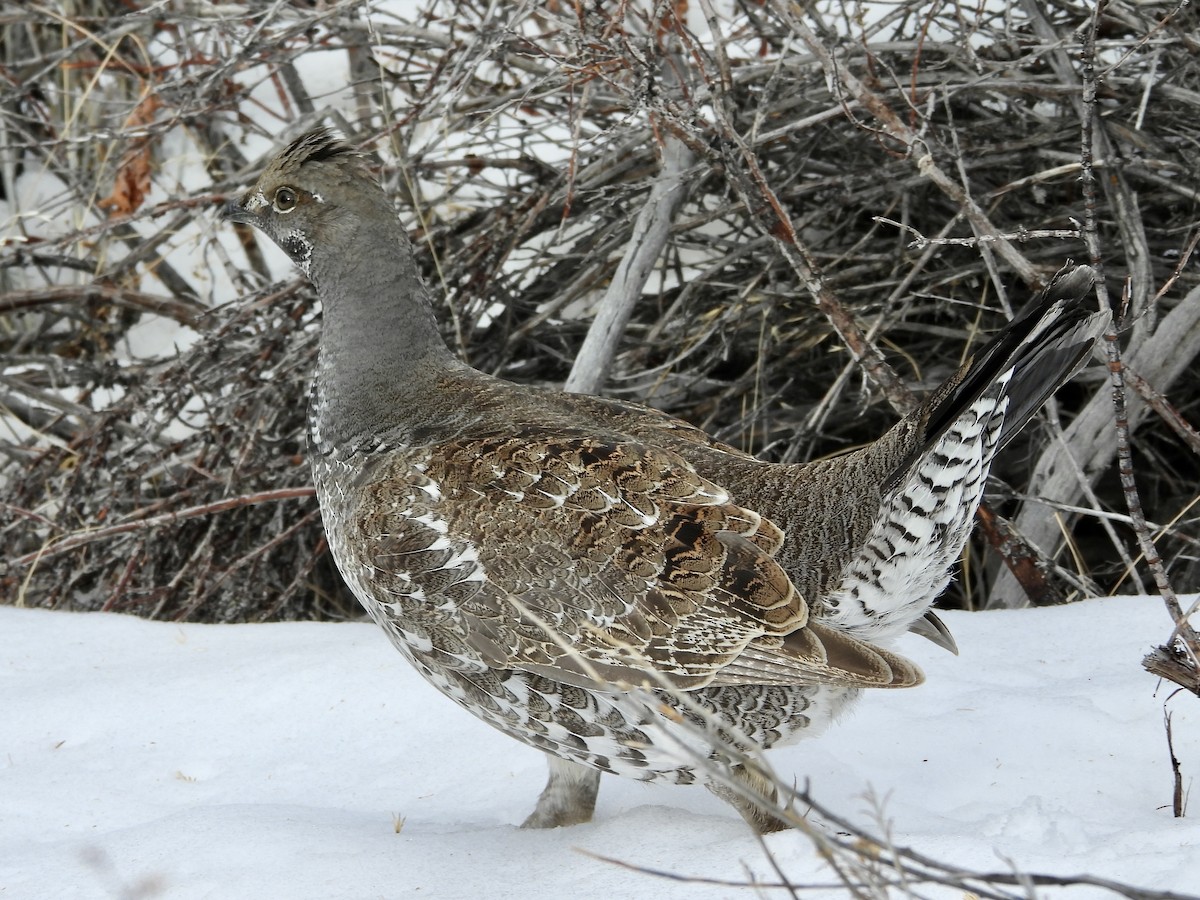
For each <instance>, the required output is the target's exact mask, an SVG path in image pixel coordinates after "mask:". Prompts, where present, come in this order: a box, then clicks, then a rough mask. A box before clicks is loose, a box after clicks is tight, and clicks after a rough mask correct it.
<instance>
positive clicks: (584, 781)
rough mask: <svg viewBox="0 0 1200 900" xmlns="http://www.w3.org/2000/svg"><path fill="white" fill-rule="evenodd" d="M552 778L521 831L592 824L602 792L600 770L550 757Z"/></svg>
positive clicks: (548, 758) (547, 782) (548, 759)
mask: <svg viewBox="0 0 1200 900" xmlns="http://www.w3.org/2000/svg"><path fill="white" fill-rule="evenodd" d="M546 759H547V761H548V762H549V764H550V778H549V779H548V780H547V781H546V787H545V788H544V789H543V790H542V795H541V796H540V797H538V802H537V806H536V807H535V808H534V810H533V812H532V813H530V814H529V818H527V819H526V820H525V821H524V822H522V823H521V827H522V828H561V827H564V826H566V825H581V824H582V823H584V822H590V821H591V820H592V813H593V811H594V810H595V809H596V794H597V793H598V792H599V790H600V770H599V769H593V768H591V767H590V766H585V765H581V764H580V763H577V762H571V761H570V760H566V759H559V758H558V757H557V756H547V757H546Z"/></svg>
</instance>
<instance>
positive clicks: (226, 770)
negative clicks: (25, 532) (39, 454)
mask: <svg viewBox="0 0 1200 900" xmlns="http://www.w3.org/2000/svg"><path fill="white" fill-rule="evenodd" d="M945 618H946V620H947V622H948V623H949V625H950V627H951V629H952V630H953V631H954V633H955V634H956V636H957V638H958V642H959V645H960V647H961V649H962V655H961V656H959V657H957V658H954V657H951V656H950V655H949V654H945V653H943V652H941V651H938V650H937V649H936V648H935V647H933V645H931V644H927V643H925V642H922V641H919V640H916V639H912V640H911V641H910V640H906V642H905V644H904V647H903V648H902V649H904V650H905V651H906V652H908V653H909V654H910V655H913V656H915V657H916V658H918V659H920V660H921V661H922V664H923V665H924V667H925V669H926V673H927V675H928V677H929V680H928V683H927V684H926V685H925V686H923V687H921V688H917V689H914V690H910V691H898V692H875V693H871V694H869V695H868V696H867V697H866V698H865V700H864V701H863V702H862V703H860V704H859V705H858V707H857V708H856V710H855V712H854V713H852V714H851V715H849V716H848V717H846V719H845V720H843V721H842V722H841V723H840V724H838V725H837V726H835V727H834V728H833V729H832V730H831V731H829V732H828V733H827V734H826V735H825V736H824V737H822V738H820V739H818V740H814V741H810V742H808V743H802V744H799V745H796V746H794V747H790V748H786V749H783V750H779V751H775V752H773V753H772V754H771V761H772V763H773V764H774V765H775V767H776V768H777V770H779V771H780V772H781V773H784V774H785V775H790V774H794V775H795V776H796V777H797V778H798V779H804V778H809V779H811V786H812V789H813V793H814V796H816V797H817V798H818V799H820V800H821V801H822V802H824V803H825V804H827V805H828V806H830V807H831V808H832V809H833V810H835V811H836V812H838V813H840V814H842V815H847V816H850V817H854V818H857V819H858V820H860V821H862V822H864V823H867V822H869V821H870V820H871V813H870V803H869V802H868V800H867V799H866V797H867V795H868V792H874V794H875V795H877V796H879V797H882V798H884V799H885V815H886V816H887V818H888V819H890V821H891V825H892V829H893V837H894V840H895V841H896V842H897V843H898V844H900V845H902V846H910V847H915V848H917V849H919V850H921V851H922V852H924V853H926V854H928V855H931V856H934V857H936V858H939V859H942V860H944V861H953V862H956V863H958V864H961V865H964V866H971V867H974V868H977V869H988V870H999V871H1004V870H1006V869H1008V868H1009V862H1008V861H1011V864H1012V865H1015V866H1017V867H1018V868H1020V869H1021V870H1024V871H1037V872H1049V873H1056V874H1062V875H1071V874H1078V873H1081V872H1087V873H1090V874H1093V875H1098V876H1106V877H1110V878H1115V879H1120V880H1123V881H1126V882H1131V883H1134V884H1136V885H1138V886H1141V887H1148V888H1158V889H1173V890H1176V891H1187V892H1200V808H1193V810H1192V815H1191V817H1188V818H1183V819H1175V818H1173V817H1172V815H1171V809H1170V803H1171V788H1172V778H1171V770H1170V767H1169V762H1168V754H1167V746H1166V740H1165V735H1164V729H1163V704H1164V700H1165V698H1166V697H1167V696H1168V694H1169V693H1170V691H1169V690H1168V689H1167V687H1165V686H1163V685H1160V684H1159V683H1158V682H1157V681H1156V680H1155V679H1154V678H1152V677H1150V676H1148V675H1146V674H1145V673H1144V672H1142V670H1141V668H1140V666H1139V660H1140V659H1141V657H1142V655H1143V653H1144V652H1146V651H1147V650H1149V649H1150V647H1151V646H1152V645H1153V644H1155V643H1157V642H1161V641H1162V640H1163V639H1164V638H1165V637H1166V634H1167V632H1168V631H1169V625H1168V623H1167V619H1166V615H1165V613H1164V612H1163V609H1162V605H1161V603H1160V602H1159V601H1157V600H1154V599H1145V598H1142V599H1139V598H1114V599H1108V600H1099V601H1087V602H1085V603H1081V604H1078V605H1075V606H1069V607H1061V608H1054V609H1040V610H1022V611H1010V612H988V613H949V614H947V615H946V616H945ZM1169 708H1170V709H1171V710H1172V711H1173V713H1174V720H1173V721H1174V729H1175V749H1176V754H1177V756H1178V757H1179V758H1180V759H1181V761H1182V763H1183V766H1184V772H1185V777H1186V778H1187V779H1188V784H1189V785H1190V784H1191V783H1192V781H1193V779H1194V776H1195V773H1196V772H1197V771H1198V770H1200V706H1198V705H1197V700H1196V698H1194V697H1191V696H1190V695H1182V694H1180V695H1177V696H1176V697H1175V699H1173V700H1172V701H1171V702H1170V704H1169ZM0 754H2V755H0V898H3V900H13V898H74V897H86V898H92V897H96V898H112V897H149V896H163V897H170V898H199V897H214V898H215V897H220V898H242V897H244V898H306V897H314V898H316V897H322V898H343V897H344V898H360V897H361V898H370V897H389V898H390V897H429V898H471V900H485V898H509V897H511V898H521V900H543V898H544V900H550V898H564V897H570V898H581V900H586V898H614V897H621V898H629V897H634V898H637V897H655V898H664V900H667V898H689V900H691V898H699V900H709V898H717V897H756V896H763V895H768V896H770V895H772V894H770V893H769V892H765V893H764V894H763V895H760V894H756V893H755V892H754V891H752V890H746V889H737V888H731V887H716V886H704V885H697V884H694V883H691V884H689V883H684V882H675V881H669V880H664V879H659V878H654V877H652V876H649V875H646V874H644V873H639V872H635V871H631V870H628V869H625V868H622V867H619V866H616V865H614V864H612V863H610V862H604V861H601V860H598V859H596V858H594V856H589V855H586V853H591V854H598V855H602V856H607V857H614V858H617V859H620V860H623V861H626V862H628V863H632V864H635V865H640V866H647V867H651V868H655V869H660V870H668V871H672V872H677V873H681V874H689V875H698V876H706V877H715V878H724V879H737V880H741V879H745V878H746V877H747V875H748V874H753V875H755V876H758V877H761V878H764V879H773V876H772V872H771V869H770V866H769V863H768V862H767V860H766V857H765V856H764V854H763V852H762V850H761V849H760V847H759V846H758V845H757V843H756V841H755V839H754V838H753V837H752V836H751V835H750V834H749V832H748V830H747V829H746V827H745V826H744V825H743V824H742V822H741V820H740V819H738V818H737V817H736V815H735V814H734V813H733V812H732V811H731V810H730V809H729V808H728V807H726V806H725V805H724V804H723V803H721V802H720V801H718V800H717V799H716V798H714V797H712V796H711V795H709V793H708V792H707V791H705V790H704V789H703V788H697V787H674V786H649V785H642V784H639V783H635V782H630V781H624V780H619V779H616V778H610V777H606V779H605V784H604V785H603V787H602V789H601V794H600V803H599V805H598V808H597V815H596V819H595V821H594V822H593V823H591V824H588V825H581V826H577V827H574V828H569V829H558V830H554V831H521V830H519V829H518V828H517V827H516V825H517V823H519V822H520V821H521V819H522V818H523V817H524V816H525V815H526V814H527V813H528V812H529V810H530V809H531V808H532V805H533V801H534V799H535V798H536V796H537V794H538V792H539V791H540V789H541V787H542V782H543V778H544V765H543V762H542V759H541V755H540V754H539V753H538V752H537V751H534V750H531V749H529V748H526V747H524V746H522V745H520V744H518V743H516V742H515V741H513V740H511V739H509V738H507V737H505V736H503V735H501V734H500V733H498V732H494V731H492V730H491V729H490V728H488V727H487V726H485V725H483V724H481V723H479V722H477V721H476V720H475V719H474V718H473V717H471V716H469V715H467V714H465V713H464V712H463V711H462V710H460V709H459V708H458V707H457V706H455V705H454V704H452V703H451V702H449V701H448V700H446V699H445V698H443V697H441V696H439V695H438V694H437V693H436V692H435V691H434V690H433V689H432V688H430V687H429V686H427V685H426V684H425V683H424V682H423V681H421V680H420V678H419V677H418V676H417V675H416V673H415V672H414V671H413V670H411V669H410V668H409V666H408V665H407V663H405V661H404V660H403V659H402V658H401V657H400V656H399V654H397V653H396V652H395V651H394V650H392V648H391V647H390V645H389V644H388V642H387V641H386V640H385V638H384V637H383V635H382V634H381V633H380V632H379V631H378V630H377V629H376V628H375V626H373V625H369V624H366V623H361V624H360V623H352V624H317V623H287V624H273V625H191V624H184V625H179V624H171V623H163V622H147V621H143V620H140V619H136V618H130V617H125V616H119V615H109V614H90V615H85V614H70V613H61V612H49V611H42V610H26V609H16V608H12V607H0ZM1193 800H1195V798H1193ZM1196 806H1197V804H1196V803H1195V802H1193V807H1196ZM400 818H402V819H403V827H402V828H401V829H400V830H399V831H397V822H398V820H399V819H400ZM768 844H769V846H770V848H771V849H772V851H773V852H774V853H775V855H776V857H777V858H778V859H779V860H780V861H781V863H782V864H783V865H784V866H785V867H786V870H787V871H788V873H789V874H790V876H791V877H792V878H793V879H794V880H795V881H796V882H798V883H805V882H808V883H822V884H828V883H829V882H830V881H832V880H834V879H833V878H832V874H831V873H830V872H829V870H828V869H826V868H824V867H823V865H822V864H821V863H820V861H819V860H818V858H817V857H816V854H815V852H814V850H813V847H812V845H811V844H810V843H809V842H808V841H807V839H805V838H804V837H802V836H800V835H798V834H793V833H785V834H779V835H773V836H771V837H770V838H768ZM580 851H586V853H585V852H580ZM773 895H774V896H779V894H778V893H775V894H773ZM929 895H930V896H959V897H961V896H962V895H961V894H954V893H950V892H945V893H943V894H937V893H936V891H931V892H929ZM803 896H805V897H814V896H815V897H828V896H844V895H843V894H841V893H840V892H837V893H834V892H831V891H814V892H808V891H806V892H803ZM1068 896H1070V897H1072V898H1075V897H1100V896H1111V895H1109V894H1107V893H1105V892H1103V891H1100V890H1099V889H1095V888H1088V889H1075V890H1072V891H1071V892H1070V893H1069V895H1068Z"/></svg>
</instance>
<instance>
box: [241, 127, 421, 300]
mask: <svg viewBox="0 0 1200 900" xmlns="http://www.w3.org/2000/svg"><path fill="white" fill-rule="evenodd" d="M224 216H225V218H226V219H229V220H230V221H233V222H240V223H243V224H246V225H253V226H255V227H256V228H259V229H261V230H262V231H263V232H264V233H265V234H266V235H267V236H268V237H270V238H271V240H273V241H274V242H275V243H276V244H278V245H279V246H280V247H281V248H282V249H283V251H284V252H285V253H286V254H287V255H288V256H289V257H291V259H292V261H293V262H295V263H296V265H298V266H299V267H300V268H301V269H303V270H304V273H305V274H306V275H308V276H309V277H310V278H312V279H314V280H316V275H317V274H318V271H319V269H320V261H321V257H322V256H325V255H332V256H333V257H334V258H336V257H337V256H339V255H344V254H346V253H352V252H353V251H354V247H355V245H356V243H357V242H358V239H359V237H360V232H359V229H361V228H363V227H368V228H383V229H387V230H392V229H397V228H398V227H399V226H398V223H397V220H396V213H395V210H394V209H393V208H392V206H391V204H390V203H389V202H388V199H387V196H386V194H385V193H384V191H383V189H382V188H381V187H380V185H379V182H378V181H377V180H376V179H375V177H374V175H373V174H372V173H371V171H370V169H369V167H368V164H367V160H366V157H365V156H364V155H363V154H362V153H360V152H358V151H357V150H355V149H354V148H352V147H350V146H349V145H348V144H347V143H345V141H343V140H342V139H341V138H339V137H338V136H337V135H336V134H334V133H333V132H332V131H330V130H329V129H328V128H316V129H313V130H312V131H308V132H306V133H305V134H302V135H301V136H300V137H298V138H296V139H295V140H294V141H292V142H291V143H290V144H288V146H287V147H285V148H284V149H283V150H282V151H280V153H279V154H278V155H276V156H275V157H274V158H273V159H272V160H271V161H270V162H269V163H268V164H267V166H266V168H265V169H264V170H263V172H262V174H261V175H259V177H258V180H257V181H255V182H254V184H253V185H252V186H251V188H250V189H249V190H248V191H246V193H245V194H243V195H242V196H241V197H240V198H239V199H237V200H234V201H231V202H230V203H228V204H227V205H226V207H225V209H224Z"/></svg>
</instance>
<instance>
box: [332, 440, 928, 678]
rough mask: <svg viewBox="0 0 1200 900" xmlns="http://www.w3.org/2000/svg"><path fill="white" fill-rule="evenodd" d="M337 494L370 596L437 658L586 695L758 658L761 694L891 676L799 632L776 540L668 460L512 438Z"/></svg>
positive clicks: (717, 671) (849, 648)
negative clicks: (581, 688)
mask: <svg viewBox="0 0 1200 900" xmlns="http://www.w3.org/2000/svg"><path fill="white" fill-rule="evenodd" d="M355 489H356V490H358V491H361V492H362V501H363V502H361V503H360V504H359V508H360V509H363V510H366V511H367V512H365V513H364V514H362V515H360V516H357V517H356V518H355V527H356V529H358V530H359V534H358V535H357V536H355V537H354V538H353V539H352V541H351V544H352V545H354V546H357V547H360V548H367V549H365V550H363V551H361V552H363V553H365V554H366V555H365V557H364V558H363V559H362V560H360V562H361V563H362V564H363V565H364V566H365V567H366V568H369V569H370V570H371V572H372V573H373V574H372V588H371V590H372V593H373V596H375V597H376V598H377V599H379V600H380V602H381V603H383V605H384V606H387V605H388V602H391V603H394V604H396V605H397V609H401V608H402V609H403V610H404V618H405V620H406V621H407V622H408V623H409V627H412V626H411V623H412V622H414V621H418V620H420V618H421V617H422V616H424V617H426V618H428V619H430V621H431V624H432V619H433V618H439V611H440V613H441V615H440V618H439V621H438V622H437V627H431V628H430V629H428V632H427V634H426V635H424V636H422V635H417V638H418V639H421V640H430V641H433V642H435V643H434V647H435V648H436V649H443V648H437V646H436V641H437V640H442V641H443V642H445V643H446V647H445V648H444V652H446V653H447V654H448V655H450V656H453V655H454V654H455V652H459V653H462V652H463V650H464V648H466V649H468V650H469V651H470V652H471V653H473V654H475V655H476V656H477V657H482V659H483V660H484V661H485V662H486V663H487V664H488V665H489V666H492V667H494V668H518V669H523V670H526V671H530V672H533V673H535V674H539V675H544V676H546V677H549V678H553V679H555V680H559V681H565V682H569V683H575V684H580V685H585V686H588V687H597V686H600V687H604V686H610V685H612V684H630V685H651V686H654V685H672V686H675V687H679V688H683V689H693V688H697V687H702V686H705V685H709V684H726V683H747V682H748V681H751V680H752V678H753V675H752V673H753V670H754V668H755V666H756V662H755V660H759V659H762V660H764V661H769V662H771V664H772V665H774V666H775V669H776V670H777V671H776V675H777V677H774V678H771V679H767V680H768V681H773V682H774V683H779V678H783V677H785V676H783V675H779V672H782V671H783V670H784V669H786V670H787V673H786V680H787V682H788V683H797V682H818V683H834V684H843V685H854V686H889V685H891V684H893V683H895V682H896V679H897V677H900V673H898V672H896V671H894V670H893V669H892V668H890V667H889V666H888V665H887V664H886V661H884V663H883V664H881V660H882V659H883V657H881V656H880V654H879V652H878V651H876V650H875V648H872V647H871V646H870V645H868V644H865V643H862V642H860V641H857V640H855V639H853V638H845V637H843V636H839V635H836V634H833V635H830V636H828V639H823V637H822V635H823V634H825V632H827V629H822V628H817V629H808V628H806V627H805V626H806V622H807V619H808V610H807V606H806V604H805V603H804V600H803V598H802V597H801V596H799V595H798V594H797V592H796V590H795V589H794V587H793V586H792V584H791V582H790V581H789V580H788V577H787V575H786V574H785V573H784V572H783V570H782V569H781V568H780V567H779V565H778V564H777V563H776V561H775V560H774V558H773V554H774V552H775V551H776V550H777V549H778V547H779V545H780V543H781V539H782V535H781V533H780V532H779V530H778V528H776V527H775V526H774V525H773V524H772V523H770V522H769V521H767V520H764V519H762V518H761V517H760V516H758V515H757V514H756V513H754V512H753V511H752V510H749V509H746V508H744V507H742V506H739V505H738V504H736V503H734V502H732V500H731V499H730V498H729V496H728V495H727V494H726V492H725V491H724V490H722V489H721V488H720V487H719V486H718V485H715V484H713V483H712V482H710V481H708V480H706V479H704V478H702V477H701V476H700V475H698V474H697V473H696V472H695V470H694V469H693V468H692V467H691V466H690V465H689V464H688V463H687V462H686V461H684V460H683V459H682V458H681V457H679V456H677V455H676V454H674V453H672V452H670V451H667V450H662V449H657V448H653V447H648V446H645V445H643V444H640V443H637V442H634V441H628V440H601V439H595V438H589V437H582V436H578V435H563V434H561V433H556V434H554V435H549V436H548V435H547V434H544V433H542V432H541V431H540V430H539V429H537V428H535V427H529V428H526V429H523V431H522V432H521V433H516V434H514V433H511V432H510V433H508V434H506V435H501V436H495V437H472V438H460V439H457V440H453V441H448V442H444V443H440V444H437V445H434V446H431V447H427V448H425V449H424V450H423V456H422V457H421V458H420V459H419V460H416V461H415V464H414V465H407V466H404V467H400V466H397V465H395V464H389V465H386V466H383V467H381V468H380V469H376V470H368V474H366V475H365V476H364V478H363V479H361V480H360V482H359V484H358V485H357V486H356V488H355ZM752 644H753V646H751V645H752ZM456 647H457V651H456ZM748 650H749V654H750V655H749V656H748V657H747V658H745V659H742V660H741V661H740V662H739V659H740V658H741V657H743V655H745V654H746V653H747V651H748ZM730 667H732V668H730ZM726 669H729V677H728V678H726V677H724V676H723V674H722V673H723V672H724V671H725V670H726ZM901 680H904V679H903V678H901Z"/></svg>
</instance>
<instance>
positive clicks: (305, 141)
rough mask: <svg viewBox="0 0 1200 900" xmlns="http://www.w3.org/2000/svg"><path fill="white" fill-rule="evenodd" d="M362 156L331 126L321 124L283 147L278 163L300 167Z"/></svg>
mask: <svg viewBox="0 0 1200 900" xmlns="http://www.w3.org/2000/svg"><path fill="white" fill-rule="evenodd" d="M343 158H346V159H356V160H361V159H362V158H363V155H362V153H360V152H359V151H358V150H355V149H354V148H353V147H351V146H350V145H349V144H347V143H346V142H345V141H344V140H343V139H342V138H341V136H339V135H338V134H337V132H335V131H334V130H333V129H332V128H328V127H326V126H321V127H319V128H313V129H311V130H309V131H306V132H304V134H302V135H300V137H298V138H296V139H295V140H294V141H292V142H291V143H290V144H288V145H287V147H286V148H284V150H283V152H281V153H280V154H279V156H278V160H279V162H280V163H286V165H288V166H294V167H295V168H300V167H301V166H303V165H306V164H308V163H315V162H316V163H319V162H328V161H330V160H337V159H343Z"/></svg>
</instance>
